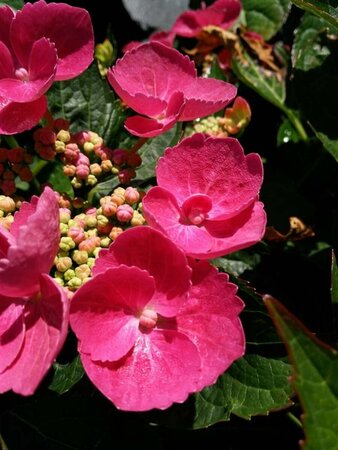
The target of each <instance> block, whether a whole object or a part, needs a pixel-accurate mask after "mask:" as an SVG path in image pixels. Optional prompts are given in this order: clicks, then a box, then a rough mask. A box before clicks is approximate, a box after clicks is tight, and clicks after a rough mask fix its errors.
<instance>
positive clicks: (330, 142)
mask: <svg viewBox="0 0 338 450" xmlns="http://www.w3.org/2000/svg"><path fill="white" fill-rule="evenodd" d="M314 131H315V134H316V136H317V138H318V139H319V140H320V142H321V143H322V144H323V146H324V148H325V149H326V150H327V151H328V152H329V153H331V155H332V156H333V157H334V159H335V160H336V161H337V162H338V139H330V138H329V137H328V136H326V135H325V134H324V133H319V132H318V131H316V130H314Z"/></svg>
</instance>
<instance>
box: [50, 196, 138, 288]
mask: <svg viewBox="0 0 338 450" xmlns="http://www.w3.org/2000/svg"><path fill="white" fill-rule="evenodd" d="M143 195H144V193H143V192H139V191H138V190H137V189H135V188H133V187H127V188H126V189H123V188H121V187H118V188H116V189H115V190H114V191H113V193H112V194H111V195H108V196H105V197H102V198H101V200H100V206H99V207H98V208H95V207H90V208H88V209H86V210H84V212H82V213H80V214H75V215H74V213H73V211H72V208H71V204H70V203H68V202H67V200H66V199H65V198H63V197H61V196H60V198H59V206H60V232H61V239H60V244H59V252H58V254H57V256H56V258H55V262H54V264H55V274H54V277H55V279H56V280H57V282H58V283H59V284H60V285H61V286H64V287H66V288H68V289H69V290H70V291H75V290H76V289H78V288H79V287H80V286H81V285H82V284H83V283H85V282H86V281H87V280H88V279H89V278H90V277H91V273H92V267H93V266H94V263H95V258H96V257H97V256H98V254H99V251H100V250H101V248H107V247H109V245H110V244H111V242H113V241H114V240H115V239H116V238H117V236H118V235H119V234H121V233H123V231H124V230H125V229H126V228H129V227H130V226H133V227H134V226H138V225H143V224H144V223H145V219H144V217H143V215H142V204H141V199H142V197H143Z"/></svg>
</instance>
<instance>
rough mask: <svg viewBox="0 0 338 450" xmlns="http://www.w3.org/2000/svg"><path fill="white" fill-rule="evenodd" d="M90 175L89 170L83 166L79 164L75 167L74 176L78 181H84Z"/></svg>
mask: <svg viewBox="0 0 338 450" xmlns="http://www.w3.org/2000/svg"><path fill="white" fill-rule="evenodd" d="M89 173H90V169H89V167H88V166H86V165H85V164H79V165H78V166H76V176H77V177H78V178H80V180H85V179H86V178H87V177H88V175H89Z"/></svg>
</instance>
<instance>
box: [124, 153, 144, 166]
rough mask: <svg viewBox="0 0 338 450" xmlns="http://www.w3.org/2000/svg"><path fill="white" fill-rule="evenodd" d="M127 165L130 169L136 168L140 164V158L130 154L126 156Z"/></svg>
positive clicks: (135, 154) (137, 155) (136, 154)
mask: <svg viewBox="0 0 338 450" xmlns="http://www.w3.org/2000/svg"><path fill="white" fill-rule="evenodd" d="M127 164H128V166H130V167H138V166H140V165H141V164H142V158H141V156H140V155H139V154H138V153H135V152H132V153H129V154H128V158H127Z"/></svg>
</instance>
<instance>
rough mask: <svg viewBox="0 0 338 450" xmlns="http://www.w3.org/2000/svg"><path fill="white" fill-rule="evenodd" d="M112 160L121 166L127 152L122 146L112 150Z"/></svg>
mask: <svg viewBox="0 0 338 450" xmlns="http://www.w3.org/2000/svg"><path fill="white" fill-rule="evenodd" d="M112 159H113V161H114V163H115V164H117V165H118V166H121V165H122V164H123V163H124V162H126V160H127V152H126V151H125V150H123V149H122V148H117V149H115V150H113V157H112Z"/></svg>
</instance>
